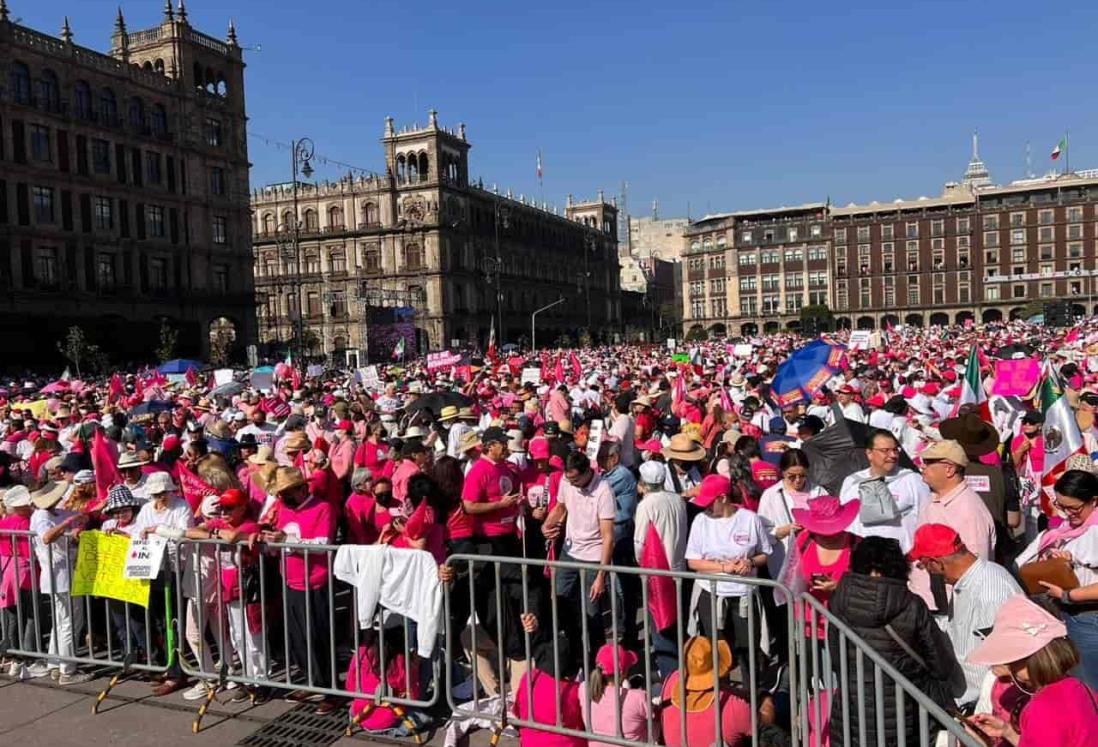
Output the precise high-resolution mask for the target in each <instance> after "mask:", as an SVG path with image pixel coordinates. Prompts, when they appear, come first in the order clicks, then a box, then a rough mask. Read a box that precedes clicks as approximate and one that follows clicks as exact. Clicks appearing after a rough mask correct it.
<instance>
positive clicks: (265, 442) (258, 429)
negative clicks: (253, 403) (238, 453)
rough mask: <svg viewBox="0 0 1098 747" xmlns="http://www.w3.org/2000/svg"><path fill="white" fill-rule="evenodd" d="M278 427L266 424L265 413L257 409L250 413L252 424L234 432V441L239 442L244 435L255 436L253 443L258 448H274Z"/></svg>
mask: <svg viewBox="0 0 1098 747" xmlns="http://www.w3.org/2000/svg"><path fill="white" fill-rule="evenodd" d="M277 431H278V426H276V425H272V424H271V423H268V422H267V413H265V412H263V410H261V409H259V408H258V407H257V408H255V410H253V411H252V422H251V423H250V424H249V425H246V426H244V427H243V428H241V429H240V430H238V431H237V432H236V440H237V441H239V440H241V439H242V438H243V437H244V436H245V435H246V434H249V433H250V434H252V435H253V436H255V441H256V443H257V444H258V445H260V446H272V447H273V446H274V442H275V439H276V438H277V437H278V435H277Z"/></svg>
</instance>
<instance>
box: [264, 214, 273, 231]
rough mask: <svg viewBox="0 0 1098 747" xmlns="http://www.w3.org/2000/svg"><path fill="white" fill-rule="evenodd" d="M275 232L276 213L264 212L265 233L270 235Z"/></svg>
mask: <svg viewBox="0 0 1098 747" xmlns="http://www.w3.org/2000/svg"><path fill="white" fill-rule="evenodd" d="M274 232H275V217H274V213H264V215H263V233H264V234H265V235H267V236H270V235H271V234H273V233H274Z"/></svg>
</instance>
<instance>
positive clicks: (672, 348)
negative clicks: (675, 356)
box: [667, 337, 675, 353]
mask: <svg viewBox="0 0 1098 747" xmlns="http://www.w3.org/2000/svg"><path fill="white" fill-rule="evenodd" d="M667 349H668V350H670V351H671V352H672V353H673V352H675V338H674V337H668V338H667Z"/></svg>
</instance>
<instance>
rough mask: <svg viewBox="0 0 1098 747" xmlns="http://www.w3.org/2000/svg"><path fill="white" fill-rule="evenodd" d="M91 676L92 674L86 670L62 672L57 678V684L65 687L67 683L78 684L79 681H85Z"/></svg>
mask: <svg viewBox="0 0 1098 747" xmlns="http://www.w3.org/2000/svg"><path fill="white" fill-rule="evenodd" d="M91 678H92V676H91V675H90V674H88V673H87V672H73V673H72V674H62V675H61V676H59V677H58V678H57V684H58V685H61V686H62V687H67V686H69V685H79V684H81V683H84V682H87V681H88V680H90V679H91Z"/></svg>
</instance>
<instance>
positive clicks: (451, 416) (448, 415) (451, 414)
mask: <svg viewBox="0 0 1098 747" xmlns="http://www.w3.org/2000/svg"><path fill="white" fill-rule="evenodd" d="M460 412H461V410H459V409H458V408H457V407H455V406H454V405H446V406H445V407H443V408H442V410H441V412H439V414H438V419H439V422H441V423H445V422H448V421H450V420H457V419H458V417H459V414H460Z"/></svg>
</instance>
